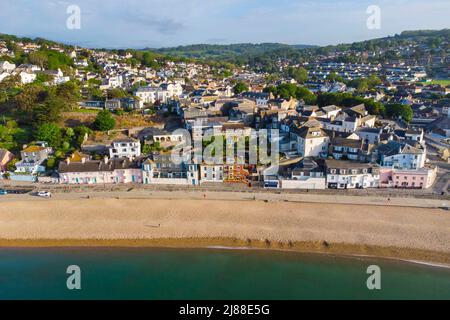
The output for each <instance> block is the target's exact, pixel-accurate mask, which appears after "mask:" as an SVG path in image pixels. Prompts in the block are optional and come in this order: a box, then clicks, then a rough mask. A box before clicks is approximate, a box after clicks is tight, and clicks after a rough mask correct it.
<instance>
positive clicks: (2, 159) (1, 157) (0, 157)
mask: <svg viewBox="0 0 450 320" xmlns="http://www.w3.org/2000/svg"><path fill="white" fill-rule="evenodd" d="M12 159H14V155H13V154H12V153H11V152H9V151H8V150H6V149H0V172H2V171H7V169H8V168H7V167H8V163H10V162H11V160H12Z"/></svg>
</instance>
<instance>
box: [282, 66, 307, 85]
mask: <svg viewBox="0 0 450 320" xmlns="http://www.w3.org/2000/svg"><path fill="white" fill-rule="evenodd" d="M287 73H288V76H289V77H291V78H293V79H295V81H297V82H298V83H305V82H306V80H308V70H306V69H305V68H303V67H300V68H294V67H289V68H288V72H287Z"/></svg>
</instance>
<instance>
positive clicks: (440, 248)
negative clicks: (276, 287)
mask: <svg viewBox="0 0 450 320" xmlns="http://www.w3.org/2000/svg"><path fill="white" fill-rule="evenodd" d="M0 246H3V247H52V246H74V247H75V246H80V247H82V246H122V247H177V248H183V247H192V248H193V247H202V248H204V247H239V248H255V249H276V250H297V251H302V252H323V253H331V254H349V255H350V254H351V255H368V256H377V257H390V258H396V259H405V260H419V261H426V262H435V263H442V264H447V265H450V215H449V212H448V211H446V210H442V209H439V208H431V207H406V206H405V207H402V206H400V205H399V204H397V205H378V204H373V205H367V204H350V203H317V202H289V201H275V200H270V201H268V200H265V201H263V200H258V199H256V200H242V199H240V198H239V197H236V200H234V201H231V200H220V198H219V199H210V197H204V198H203V199H200V198H199V199H178V198H171V199H169V198H156V197H154V198H119V197H98V198H97V197H90V198H87V197H86V198H84V197H80V195H77V197H73V198H71V197H70V196H60V197H59V198H58V197H55V198H54V199H48V200H46V199H34V198H31V197H29V196H28V197H27V198H20V197H15V198H10V199H7V200H5V201H2V202H0Z"/></svg>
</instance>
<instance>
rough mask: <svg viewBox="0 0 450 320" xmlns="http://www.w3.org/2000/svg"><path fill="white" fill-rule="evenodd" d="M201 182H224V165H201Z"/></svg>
mask: <svg viewBox="0 0 450 320" xmlns="http://www.w3.org/2000/svg"><path fill="white" fill-rule="evenodd" d="M200 181H201V182H202V183H203V182H223V165H213V164H211V165H209V164H201V165H200Z"/></svg>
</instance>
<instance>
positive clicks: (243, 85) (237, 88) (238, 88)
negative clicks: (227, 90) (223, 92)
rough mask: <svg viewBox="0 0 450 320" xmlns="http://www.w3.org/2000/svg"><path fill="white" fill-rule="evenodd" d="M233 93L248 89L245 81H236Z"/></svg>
mask: <svg viewBox="0 0 450 320" xmlns="http://www.w3.org/2000/svg"><path fill="white" fill-rule="evenodd" d="M233 91H234V93H235V94H240V93H242V92H245V91H248V85H247V84H246V83H245V82H241V81H240V82H238V83H236V85H235V86H234V88H233Z"/></svg>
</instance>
